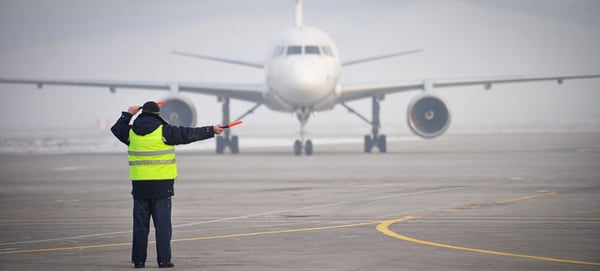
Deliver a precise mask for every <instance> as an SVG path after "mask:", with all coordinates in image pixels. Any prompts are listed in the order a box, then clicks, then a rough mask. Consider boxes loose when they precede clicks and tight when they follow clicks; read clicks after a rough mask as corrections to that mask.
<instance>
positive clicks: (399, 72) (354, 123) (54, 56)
mask: <svg viewBox="0 0 600 271" xmlns="http://www.w3.org/2000/svg"><path fill="white" fill-rule="evenodd" d="M598 14H600V1H584V0H581V1H573V0H565V1H546V0H544V1H541V0H540V1H533V0H528V1H523V0H509V1H507V0H498V1H492V0H484V1H481V0H480V1H447V0H443V1H383V0H377V1H341V0H340V1H333V0H332V1H320V0H319V1H317V0H312V1H311V0H305V1H304V24H305V25H310V26H313V27H317V28H319V29H321V30H323V31H325V32H326V33H327V34H329V35H330V36H331V37H332V38H333V40H334V41H335V43H336V45H337V46H338V48H339V49H340V54H341V58H342V60H348V59H356V58H361V57H368V56H373V55H379V54H385V53H391V52H396V51H403V50H409V49H415V48H422V49H424V51H423V52H422V53H419V54H413V55H409V56H403V57H399V58H393V59H387V60H383V61H378V62H372V63H367V64H364V65H357V66H350V67H347V68H342V75H341V82H342V84H352V83H364V82H398V81H404V80H414V79H426V78H434V79H436V78H440V79H445V78H471V77H480V76H502V75H558V74H576V73H596V74H597V73H600V53H599V52H598V48H600V18H599V17H600V16H598ZM294 16H295V2H294V1H293V0H289V1H282V0H253V1H169V2H166V1H141V0H136V1H125V2H124V1H79V0H68V1H67V0H58V1H33V0H25V1H23V0H19V1H17V0H15V1H0V77H6V78H12V77H16V78H46V79H126V80H166V81H177V80H181V81H195V82H232V83H260V82H263V80H264V74H263V72H262V71H260V70H257V69H251V68H247V67H239V66H233V65H228V64H224V63H217V62H210V61H204V60H198V59H190V58H184V57H180V56H174V55H172V54H170V51H171V50H174V49H177V50H182V51H189V52H196V53H200V54H207V55H214V56H223V57H229V58H238V59H242V60H249V61H261V60H263V59H264V58H265V56H266V55H267V53H268V52H267V50H268V49H269V46H270V45H271V42H272V41H273V40H274V39H275V38H276V37H277V35H278V34H279V33H281V32H283V30H285V29H286V28H289V27H292V26H293V23H294ZM599 83H600V80H581V81H565V82H564V84H563V85H557V84H556V83H555V82H544V83H523V84H513V85H496V86H494V87H493V88H492V91H484V90H483V88H482V87H462V88H453V89H439V90H436V92H437V93H438V94H439V95H441V96H442V97H444V98H445V99H446V100H447V101H448V102H449V103H450V109H451V110H452V115H453V123H452V125H451V127H450V129H449V130H448V133H453V132H460V131H462V130H465V129H466V130H469V129H470V128H469V127H479V128H478V129H483V130H485V127H488V126H494V125H500V126H502V127H505V128H507V129H509V130H510V128H511V127H513V128H514V127H519V126H520V125H523V123H531V122H538V123H567V124H568V123H570V122H572V123H580V122H590V123H596V125H598V122H600V106H597V101H599V100H600V89H599V86H598V85H599ZM0 91H1V92H2V94H3V97H4V98H3V99H2V100H1V101H0V124H2V127H4V128H3V129H13V128H16V127H70V126H82V127H93V126H94V125H95V123H96V122H97V121H98V120H107V121H109V122H112V121H113V120H116V119H117V117H118V116H119V114H120V111H123V110H126V108H127V106H129V105H133V104H142V103H143V102H145V101H147V100H158V99H160V98H161V97H164V96H165V95H166V94H167V93H166V92H158V91H147V90H129V89H118V90H117V94H110V93H109V91H108V89H104V88H83V87H56V86H54V87H53V86H45V87H44V88H43V89H42V90H37V89H36V87H35V86H29V85H27V86H22V85H0ZM417 94H418V92H409V93H402V94H393V95H388V96H387V97H386V100H385V101H384V102H383V103H382V115H381V117H382V126H383V132H384V133H388V134H398V133H400V134H403V133H408V132H407V131H408V128H407V125H406V114H405V111H406V107H407V105H408V103H409V101H410V99H411V98H412V97H414V96H416V95H417ZM184 95H186V96H188V97H190V98H192V100H193V101H194V102H195V104H196V106H197V111H198V125H209V124H215V123H219V122H220V119H221V115H220V112H221V111H220V104H218V103H217V101H216V98H215V97H212V96H204V95H197V94H185V93H184ZM350 105H351V106H356V107H357V108H358V109H359V110H360V111H361V112H362V113H363V114H366V115H368V114H369V113H370V101H369V100H368V99H367V100H364V101H358V102H353V103H351V104H350ZM251 106H252V104H249V103H245V102H236V101H233V102H232V117H237V116H238V115H240V114H241V113H243V112H244V111H245V110H246V109H248V108H250V107H251ZM334 121H335V122H336V123H338V126H339V127H340V129H344V130H348V131H350V133H356V134H359V135H361V134H363V133H368V132H369V126H368V125H367V124H366V123H364V122H362V121H361V120H360V119H358V118H356V117H355V116H353V115H351V114H348V113H347V112H346V110H345V109H343V108H342V107H339V106H337V107H336V108H335V109H334V110H332V111H326V112H321V113H320V114H319V115H318V116H316V117H314V118H312V119H311V120H310V121H309V125H308V129H309V131H311V130H312V133H313V134H319V133H321V132H322V130H323V129H329V128H328V127H331V126H330V125H329V124H331V123H332V122H334ZM567 126H568V125H567ZM482 127H483V128H482ZM244 129H248V130H255V131H262V130H279V131H283V133H284V134H285V133H287V134H295V133H297V129H298V123H297V120H296V118H295V117H294V116H293V115H291V114H286V113H280V112H273V111H270V110H268V109H266V108H265V107H261V108H260V109H259V110H257V112H256V113H255V114H253V115H250V116H249V117H247V118H246V125H245V127H244ZM240 133H242V134H243V130H240Z"/></svg>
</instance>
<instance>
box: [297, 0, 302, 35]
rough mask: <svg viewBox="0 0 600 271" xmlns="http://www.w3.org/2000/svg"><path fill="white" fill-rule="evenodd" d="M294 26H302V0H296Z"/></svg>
mask: <svg viewBox="0 0 600 271" xmlns="http://www.w3.org/2000/svg"><path fill="white" fill-rule="evenodd" d="M296 28H302V0H296Z"/></svg>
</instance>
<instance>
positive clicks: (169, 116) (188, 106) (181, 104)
mask: <svg viewBox="0 0 600 271" xmlns="http://www.w3.org/2000/svg"><path fill="white" fill-rule="evenodd" d="M163 101H165V103H164V104H163V105H161V106H160V116H161V117H162V118H163V119H164V120H165V121H166V122H167V123H169V124H170V125H173V126H188V127H195V126H196V107H195V106H194V103H193V102H192V100H190V98H187V97H185V96H181V95H171V96H168V97H166V98H164V99H163Z"/></svg>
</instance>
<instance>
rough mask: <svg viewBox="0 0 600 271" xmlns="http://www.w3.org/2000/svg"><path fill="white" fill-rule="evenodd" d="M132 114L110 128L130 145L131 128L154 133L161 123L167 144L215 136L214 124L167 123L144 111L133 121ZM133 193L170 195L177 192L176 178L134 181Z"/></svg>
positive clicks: (141, 196) (146, 196)
mask: <svg viewBox="0 0 600 271" xmlns="http://www.w3.org/2000/svg"><path fill="white" fill-rule="evenodd" d="M132 117H133V115H131V114H130V113H128V112H123V113H122V114H121V117H120V118H119V119H118V120H117V122H116V123H115V125H113V127H112V128H111V129H110V130H111V131H112V133H113V135H115V136H116V137H117V138H118V139H119V141H121V142H123V143H124V144H126V145H128V146H129V130H130V129H133V131H134V132H135V133H136V134H138V135H147V134H149V133H152V132H153V131H154V130H156V128H158V127H159V126H160V125H161V124H162V125H163V128H162V129H163V131H162V132H163V142H164V143H165V144H167V145H181V144H188V143H192V142H195V141H199V140H204V139H208V138H212V137H214V136H215V132H214V129H213V126H204V127H198V128H193V127H177V126H171V125H169V124H168V123H166V122H165V121H164V120H163V119H162V118H161V117H160V116H158V115H154V114H149V113H142V114H140V115H139V116H138V117H137V118H136V119H135V120H134V121H133V125H129V122H131V118H132ZM131 183H132V192H131V193H132V194H133V197H134V198H135V199H151V198H162V197H169V196H172V195H174V194H175V192H174V190H173V183H174V180H161V181H155V180H154V181H132V182H131Z"/></svg>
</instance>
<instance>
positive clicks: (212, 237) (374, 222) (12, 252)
mask: <svg viewBox="0 0 600 271" xmlns="http://www.w3.org/2000/svg"><path fill="white" fill-rule="evenodd" d="M400 221H401V220H400ZM381 222H382V221H370V222H361V223H353V224H343V225H333V226H323V227H312V228H298V229H286V230H276V231H263V232H249V233H236V234H226V235H215V236H203V237H193V238H181V239H173V240H171V242H173V243H174V242H185V241H199V240H211V239H225V238H235V237H248V236H258V235H269V234H281V233H294V232H304V231H320V230H330V229H341V228H352V227H360V226H368V225H375V224H379V223H381ZM148 243H155V241H150V242H148ZM130 245H131V243H114V244H100V245H89V246H72V247H56V248H42V249H28V250H14V251H2V252H0V255H2V254H18V253H36V252H53V251H65V250H79V249H91V248H109V247H121V246H130Z"/></svg>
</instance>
